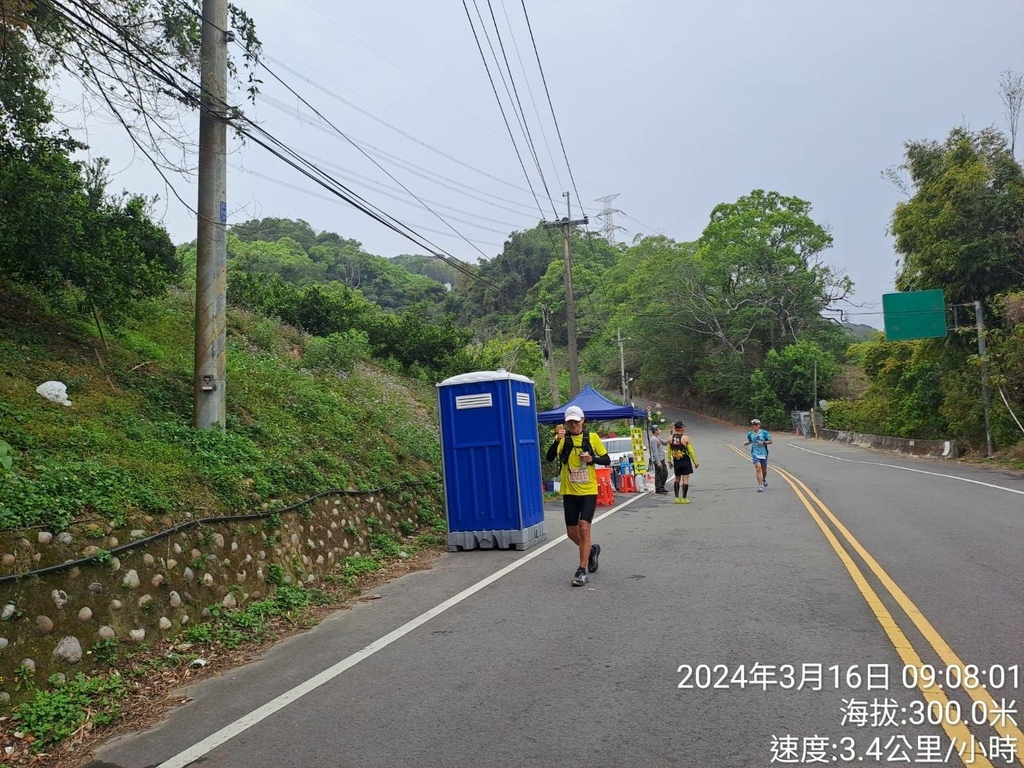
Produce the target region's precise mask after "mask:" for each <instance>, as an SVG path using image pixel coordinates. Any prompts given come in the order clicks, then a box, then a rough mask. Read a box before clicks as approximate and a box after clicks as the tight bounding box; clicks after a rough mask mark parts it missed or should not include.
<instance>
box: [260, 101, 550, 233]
mask: <svg viewBox="0 0 1024 768" xmlns="http://www.w3.org/2000/svg"><path fill="white" fill-rule="evenodd" d="M260 100H261V101H264V102H266V103H267V104H269V105H270V106H272V107H274V108H275V109H278V110H280V111H282V112H286V113H288V114H290V115H295V117H296V119H298V120H299V121H300V122H303V123H305V124H306V125H309V126H311V127H313V128H316V129H317V130H319V131H321V132H323V133H325V134H327V135H329V136H331V137H332V138H335V139H341V137H340V136H339V135H338V134H337V132H336V131H333V130H329V129H328V128H326V127H325V126H324V125H322V123H321V122H318V121H314V120H311V119H309V118H308V117H305V116H303V115H302V114H300V113H297V112H296V111H295V110H294V108H292V107H289V106H287V105H285V104H284V103H283V102H281V101H279V100H278V99H275V98H273V97H271V96H267V95H265V94H261V95H260ZM348 138H349V140H350V141H354V142H356V143H357V144H358V145H359V146H360V147H361V148H362V149H363V150H364V151H365V152H368V153H369V154H371V155H374V156H375V157H379V158H383V159H386V160H387V161H388V162H390V163H392V164H393V165H396V166H398V167H399V168H401V169H402V170H404V171H407V172H409V173H412V174H414V175H416V176H419V177H421V178H423V179H426V180H427V181H430V182H432V183H434V184H437V185H438V186H442V187H445V188H447V189H450V190H452V191H454V192H458V193H459V194H463V195H466V196H467V197H472V195H468V194H467V193H466V192H464V191H462V190H460V189H458V188H456V187H455V186H450V185H452V184H454V185H458V186H461V187H464V188H465V189H468V190H471V191H473V192H475V193H476V194H478V195H484V196H486V197H492V198H494V199H495V200H501V201H503V202H505V203H508V204H510V205H516V206H519V207H520V208H523V209H526V208H528V206H526V205H523V204H521V203H519V202H517V201H515V200H511V199H509V198H507V197H502V196H501V195H495V194H493V193H491V192H487V191H485V190H482V189H479V188H478V187H473V186H470V185H468V184H463V183H462V182H458V181H455V180H454V179H450V178H448V177H447V176H441V175H440V174H437V173H435V172H434V171H431V170H429V169H427V168H424V167H423V166H421V165H417V164H415V163H412V162H410V161H408V160H403V159H402V158H400V157H398V156H397V155H394V154H392V153H390V152H386V151H384V150H383V149H380V148H378V147H375V146H374V145H372V144H369V143H368V142H365V141H363V140H362V139H356V138H354V137H352V136H349V137H348ZM437 179H442V180H443V182H446V183H442V181H437ZM503 183H505V184H508V182H503ZM509 186H512V187H513V188H514V189H519V187H516V186H515V185H509ZM481 202H485V203H487V204H488V205H491V206H494V207H495V208H503V209H504V210H509V211H511V209H510V208H506V207H505V206H503V205H497V204H496V203H489V202H487V201H481ZM512 213H518V214H520V215H522V213H523V212H522V211H512ZM541 215H542V216H543V212H541Z"/></svg>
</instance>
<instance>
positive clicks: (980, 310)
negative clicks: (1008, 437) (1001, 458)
mask: <svg viewBox="0 0 1024 768" xmlns="http://www.w3.org/2000/svg"><path fill="white" fill-rule="evenodd" d="M984 313H985V309H984V307H983V306H982V303H981V302H980V301H976V302H974V317H975V319H976V321H977V326H978V358H979V360H980V361H981V403H982V406H984V409H985V447H986V448H987V449H988V457H989V458H990V459H991V458H992V457H993V456H995V450H994V449H993V446H992V427H991V424H990V419H989V408H990V406H991V395H990V394H989V390H988V362H987V361H986V359H985V314H984Z"/></svg>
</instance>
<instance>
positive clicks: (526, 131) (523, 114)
mask: <svg viewBox="0 0 1024 768" xmlns="http://www.w3.org/2000/svg"><path fill="white" fill-rule="evenodd" d="M473 6H474V7H475V8H477V15H478V16H479V15H480V9H479V7H478V6H477V0H473ZM487 8H488V10H489V11H490V14H491V23H492V24H493V25H494V36H495V37H496V38H497V39H498V47H499V48H500V49H501V58H502V59H503V60H504V62H505V70H506V71H507V72H508V80H509V82H510V83H511V84H512V93H513V94H515V104H513V109H515V107H516V106H518V107H519V111H518V114H519V116H520V128H521V129H522V131H523V135H524V136H525V138H526V143H527V146H529V148H530V155H531V156H532V157H533V163H534V165H535V166H536V168H537V175H538V176H540V181H541V184H542V185H543V186H544V193H545V194H546V195H547V196H548V202H550V203H551V209H552V210H555V201H554V200H553V199H552V198H551V190H550V189H548V181H547V179H546V178H544V171H543V169H542V168H541V166H540V158H539V157H537V148H536V147H535V146H534V143H533V135H532V134H531V133H530V127H529V123H528V122H527V120H526V110H525V109H523V102H522V101H521V100H520V98H519V89H518V88H516V80H515V77H513V75H512V67H511V66H509V63H508V56H507V55H506V53H505V43H504V42H503V41H502V39H501V30H500V29H498V20H497V19H496V18H495V16H494V6H493V5H492V3H491V0H487ZM480 26H481V28H482V29H483V30H484V34H485V36H486V35H487V26H486V24H485V23H484V20H483V18H481V19H480ZM487 43H488V45H490V38H489V37H488V40H487ZM491 55H492V56H494V63H495V64H496V65H497V67H498V72H499V73H501V72H502V69H501V62H499V61H498V57H497V56H496V55H495V54H494V47H493V46H491ZM501 79H502V82H504V80H505V76H504V74H502V78H501ZM505 93H506V94H508V86H507V85H506V86H505ZM511 99H512V97H511V96H509V100H510V101H511Z"/></svg>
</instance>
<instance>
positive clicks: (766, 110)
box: [85, 0, 1024, 327]
mask: <svg viewBox="0 0 1024 768" xmlns="http://www.w3.org/2000/svg"><path fill="white" fill-rule="evenodd" d="M467 4H468V7H469V9H470V12H471V13H472V14H473V18H474V22H475V27H476V30H477V33H478V34H481V25H480V22H479V20H478V19H477V18H476V9H475V7H474V4H473V0H467ZM477 4H478V7H479V10H480V13H482V14H483V15H484V18H485V19H486V21H487V25H488V29H489V32H490V35H491V43H493V44H494V45H495V47H496V49H497V45H498V42H497V40H496V38H495V37H494V32H493V27H492V26H491V22H490V10H489V8H488V6H487V2H486V0H477ZM241 5H243V7H244V8H245V9H246V10H247V11H248V12H249V13H250V14H251V16H252V17H253V19H254V20H255V22H256V25H257V30H258V34H259V37H260V38H261V40H262V41H263V44H264V53H265V56H266V57H267V60H268V64H269V66H270V67H271V68H272V69H273V70H274V71H275V72H276V73H277V75H279V76H280V77H281V78H282V79H284V80H285V81H286V82H287V83H288V84H289V85H290V86H291V87H292V88H294V89H295V91H297V92H298V93H299V94H300V95H301V96H303V97H304V98H305V99H306V100H307V101H309V102H310V103H311V104H312V105H313V106H314V107H315V108H316V109H317V110H318V111H319V112H321V113H322V114H323V116H324V117H325V118H327V119H328V120H329V121H330V122H331V123H333V124H334V126H336V127H337V128H339V129H340V130H342V131H344V132H345V133H346V134H347V135H348V136H349V137H350V138H351V139H352V140H353V141H355V142H357V143H360V144H362V146H363V149H364V150H366V151H367V152H369V153H371V156H372V157H374V158H375V159H376V160H377V161H378V162H379V163H380V165H382V166H383V167H384V168H386V169H387V171H388V172H390V173H391V174H392V175H393V176H394V177H395V178H396V179H397V180H398V182H400V183H401V184H402V185H405V186H406V187H408V188H409V189H410V190H411V191H412V192H413V193H415V194H416V195H417V196H419V197H421V198H422V199H424V200H427V201H430V202H429V203H428V205H430V206H431V207H432V208H433V209H434V210H435V211H436V212H437V213H439V214H441V215H442V216H443V217H444V219H445V220H446V221H447V222H448V224H450V225H451V226H452V227H454V228H455V229H457V230H458V231H459V233H461V235H463V236H464V237H465V238H466V239H468V240H470V241H473V244H472V245H471V244H470V243H467V242H466V240H463V239H461V238H460V237H459V236H456V235H455V234H453V233H452V231H451V229H449V227H448V224H445V223H443V222H442V221H440V220H439V219H438V218H437V217H435V216H434V215H433V214H432V213H431V212H429V211H426V210H423V209H421V208H419V207H418V204H417V203H415V202H413V203H411V204H410V203H408V202H403V200H405V201H407V200H408V199H409V198H408V196H407V195H406V193H405V192H403V191H402V190H401V189H400V188H398V185H397V184H396V182H395V181H393V180H392V179H390V178H388V177H387V175H385V173H384V172H383V171H382V170H381V169H380V168H378V167H377V166H376V165H374V164H373V163H372V162H370V160H369V159H367V157H366V156H365V155H364V154H362V153H361V152H360V151H359V150H357V149H356V148H354V147H353V146H352V144H350V143H348V142H347V141H346V140H345V139H344V138H342V137H341V136H339V135H338V134H337V133H336V132H335V131H334V129H333V128H330V127H328V126H326V124H324V123H323V122H322V121H321V120H320V119H319V118H318V117H317V116H316V115H315V114H314V113H313V112H312V111H311V110H310V109H309V108H307V107H305V106H303V105H301V104H300V103H299V101H298V100H297V99H296V97H295V96H293V95H291V94H289V93H288V92H287V91H286V90H285V89H284V88H282V87H281V86H279V85H278V84H277V83H275V82H273V78H272V77H271V76H269V75H267V74H266V73H264V74H263V75H261V77H262V79H263V80H264V81H265V82H264V85H263V86H262V90H263V95H262V96H261V97H260V99H259V100H258V102H257V105H256V106H255V107H253V106H251V105H250V106H249V107H247V111H248V112H249V114H251V115H253V116H254V117H255V118H256V119H257V120H258V121H259V122H260V123H261V124H262V125H263V127H264V128H266V130H268V131H270V132H271V133H272V134H274V135H275V136H276V137H277V138H279V139H281V140H282V141H284V142H285V143H287V144H288V145H290V146H292V147H293V148H295V149H297V150H299V151H301V152H302V153H304V154H305V155H306V156H307V157H310V158H316V162H318V163H319V164H320V165H322V166H323V167H324V168H325V169H326V170H328V171H329V172H331V173H332V174H333V175H335V176H336V177H337V178H338V179H339V180H342V181H343V182H344V183H346V184H348V185H349V186H351V187H352V188H353V189H355V190H356V191H358V192H359V193H360V194H362V195H363V196H365V197H366V198H368V199H370V200H371V201H372V202H374V203H375V204H376V205H378V206H380V207H381V208H382V209H384V210H385V211H387V212H388V213H390V214H392V215H394V216H395V217H397V218H398V219H400V220H402V221H403V222H405V223H407V224H409V225H411V226H412V227H413V228H414V229H416V230H417V231H419V232H421V233H422V234H423V235H424V237H426V238H428V239H429V240H431V241H432V242H433V243H435V244H436V245H437V246H440V247H441V248H443V249H445V250H447V251H448V252H449V253H451V254H453V255H454V256H456V257H458V258H460V259H463V260H466V261H475V260H477V259H479V258H480V257H481V252H482V253H483V254H484V255H486V256H487V257H493V256H494V255H496V254H497V253H498V252H500V250H501V244H502V243H503V241H504V239H505V237H506V236H507V234H508V233H509V232H510V231H512V230H513V229H523V228H529V227H532V226H534V225H535V224H536V223H537V221H538V220H539V219H540V218H541V215H542V211H543V216H544V217H546V218H548V219H550V218H553V217H554V215H555V214H554V211H553V210H552V207H553V204H552V202H551V200H553V201H554V205H555V206H557V212H558V216H563V215H565V202H564V198H563V197H562V192H563V191H571V190H572V184H571V182H570V180H569V175H568V173H567V172H566V164H565V162H564V160H563V159H562V151H561V148H560V146H559V142H558V137H557V135H556V132H555V129H554V126H553V124H552V121H551V113H550V110H549V109H548V107H547V98H546V96H545V94H544V87H543V83H542V82H541V78H540V74H539V72H538V69H537V66H536V59H535V58H534V54H533V48H532V44H531V41H530V37H529V33H528V31H527V29H526V24H525V21H524V15H523V8H522V3H521V0H491V7H492V8H493V10H494V13H495V15H496V16H497V19H498V27H499V30H500V31H501V32H502V42H503V43H504V45H505V48H506V54H507V56H508V58H509V61H510V62H511V64H512V72H513V76H514V77H515V84H516V88H517V90H518V92H519V97H520V100H521V102H522V104H523V106H524V109H525V112H526V119H527V122H528V125H529V128H530V133H531V136H532V139H533V142H534V146H535V148H536V151H537V155H538V158H539V160H540V165H541V170H542V171H543V173H544V179H545V180H546V183H547V190H548V192H549V193H550V199H549V194H548V192H545V189H544V185H543V183H542V182H541V180H540V176H539V174H538V172H537V169H536V167H535V164H534V160H533V158H532V157H531V155H530V153H529V151H528V149H527V147H526V145H525V141H524V140H523V138H522V134H521V132H520V130H519V127H518V124H517V122H516V118H515V116H514V114H513V112H512V111H511V109H510V107H509V102H508V99H507V98H506V96H505V90H504V87H503V86H502V84H501V81H500V80H499V79H497V78H498V75H497V71H496V69H495V67H494V63H493V60H492V59H490V50H489V48H488V47H487V46H488V44H487V41H486V39H484V38H482V37H481V44H482V45H483V46H484V50H485V52H486V53H487V56H488V59H489V63H490V65H491V72H492V75H493V76H494V77H495V78H496V84H497V87H498V90H499V93H500V94H501V97H502V102H503V104H504V105H505V108H506V112H507V114H508V119H509V120H510V122H511V125H512V127H513V131H514V135H515V137H516V141H517V144H518V146H519V149H520V152H521V153H522V159H523V162H524V163H525V165H526V169H527V172H528V174H529V182H528V181H527V176H526V175H524V173H523V170H522V169H521V168H520V164H519V159H518V157H517V155H516V152H515V150H514V149H513V145H512V140H511V139H510V138H509V135H508V132H507V130H506V128H505V124H504V122H503V119H502V114H501V112H500V111H499V108H498V103H497V101H496V99H495V96H494V93H493V92H492V90H491V85H490V83H489V82H488V77H487V72H486V70H485V69H484V64H483V61H482V59H481V57H480V54H479V52H478V50H477V44H476V42H475V41H474V37H473V31H472V29H471V27H470V23H469V21H468V19H467V17H466V11H465V9H464V7H463V4H462V1H461V0H430V1H429V2H422V1H420V0H417V1H413V0H378V2H374V3H338V2H336V0H295V1H294V2H288V3H282V2H279V1H274V2H271V1H270V0H249V1H245V0H242V2H241ZM526 8H527V10H528V12H529V14H530V22H531V24H532V27H533V32H534V35H535V37H536V44H537V47H538V49H539V53H540V58H541V63H542V65H543V68H544V74H545V75H546V78H547V84H548V86H549V88H550V93H551V99H552V102H553V105H554V111H555V114H556V116H557V118H558V121H559V126H560V128H561V134H562V138H563V139H564V144H565V150H566V153H567V154H568V159H569V164H570V167H571V169H572V173H573V175H574V177H575V181H576V187H577V188H578V191H579V197H580V198H582V200H583V203H584V205H585V206H587V207H588V209H589V212H590V214H591V225H590V226H591V228H592V229H599V228H600V227H601V224H602V222H601V221H600V220H598V219H597V218H596V217H595V216H594V215H593V214H594V213H596V212H597V211H598V210H599V209H600V207H601V206H600V204H598V203H596V202H594V201H595V199H596V198H599V197H602V196H605V195H610V194H615V193H618V194H619V197H618V198H617V199H616V200H615V201H614V203H613V206H614V207H615V208H618V209H620V210H621V211H622V212H623V214H621V215H617V216H616V217H615V219H614V223H615V224H617V225H619V226H622V227H624V228H625V230H626V231H619V232H617V233H616V237H617V238H618V239H619V240H620V241H627V242H628V241H630V240H631V239H632V238H633V237H634V236H635V235H637V234H651V233H661V234H664V235H666V236H668V237H671V238H673V239H675V240H680V241H686V240H693V239H696V238H697V237H699V236H700V234H701V231H702V230H703V228H704V226H705V225H706V223H707V221H708V217H709V214H710V213H711V210H712V209H713V208H714V206H715V205H717V204H718V203H721V202H732V201H734V200H736V199H737V198H738V197H740V196H742V195H744V194H747V193H749V192H750V191H751V190H753V189H758V188H762V189H768V190H775V191H778V192H780V193H782V194H785V195H794V196H797V197H800V198H803V199H805V200H808V201H809V202H810V203H811V204H812V205H813V212H812V213H813V216H814V218H815V220H817V221H818V222H820V223H822V224H825V225H827V226H829V227H830V228H831V231H832V233H833V235H834V237H835V246H834V247H833V248H832V250H831V251H830V252H829V254H828V255H827V260H828V262H829V263H831V264H832V265H833V266H835V267H836V268H838V269H841V270H844V271H846V272H847V273H848V274H849V275H850V277H851V278H852V279H853V281H854V283H855V286H856V297H855V301H856V302H858V303H861V304H865V305H867V306H864V307H853V308H851V312H852V313H855V314H851V315H849V319H851V320H853V321H855V322H864V323H870V324H872V325H875V326H876V327H881V320H882V318H881V296H882V294H883V293H886V292H889V291H891V290H893V279H894V275H895V256H894V254H893V250H892V240H891V238H890V237H889V236H888V235H887V234H886V228H887V224H888V221H889V216H890V213H891V211H892V207H893V205H894V204H895V203H896V202H897V201H898V200H899V199H900V193H899V192H898V191H897V190H896V189H894V188H893V187H892V186H891V185H890V184H889V183H888V182H887V181H885V180H884V179H883V178H882V176H881V172H882V171H883V170H884V169H885V168H888V167H891V166H895V165H898V164H899V163H900V162H901V160H902V150H903V143H904V142H905V141H906V140H908V139H937V140H942V139H943V138H945V136H946V134H947V133H948V131H949V130H950V129H951V128H953V127H955V126H957V125H960V124H964V123H966V124H968V125H970V126H971V127H973V128H981V127H984V126H986V125H991V124H995V125H997V126H999V127H1000V128H1005V120H1004V118H1003V115H1002V112H1003V107H1002V104H1001V102H1000V99H999V96H998V93H997V88H998V82H999V76H1000V73H1001V72H1002V71H1003V70H1006V69H1012V70H1015V71H1018V72H1020V71H1024V61H1022V59H1024V47H1022V45H1021V42H1020V41H1021V36H1022V34H1024V3H1022V2H1021V1H1020V0H975V1H974V2H967V1H966V0H960V1H954V0H888V2H880V1H878V0H862V2H859V3H837V2H827V1H823V0H775V2H767V1H766V0H765V1H763V2H753V1H743V0H737V1H736V2H728V1H726V0H546V2H543V3H542V2H538V0H527V1H526ZM506 14H507V18H508V21H507V20H506ZM510 29H511V32H510ZM517 48H518V53H517ZM497 50H498V55H499V56H501V51H500V49H497ZM236 53H237V49H236ZM520 57H521V59H522V61H523V63H524V64H525V71H526V75H525V76H524V74H523V69H522V68H521V66H520V63H519V61H520ZM531 94H532V95H531ZM237 100H238V99H237V98H236V101H237ZM534 103H536V111H535V109H534ZM538 113H539V115H540V118H539V119H538V116H537V115H538ZM371 116H372V117H371ZM373 118H377V119H376V120H375V119H373ZM195 123H196V125H198V118H195ZM385 123H387V124H390V126H392V127H388V125H385ZM85 124H86V127H87V128H88V134H87V140H88V142H89V143H90V145H91V147H92V150H91V151H92V154H94V155H103V156H107V157H110V158H111V160H112V162H111V169H112V171H113V172H114V173H115V174H116V175H115V176H114V180H113V183H112V187H113V188H114V189H115V190H116V189H120V188H122V187H123V188H126V189H129V190H131V191H133V192H145V193H147V194H158V195H160V197H161V200H166V201H167V202H166V203H165V204H163V203H162V204H161V206H160V207H159V208H158V210H157V214H158V215H161V216H163V219H164V224H165V225H166V226H167V228H168V229H169V231H170V232H171V235H172V237H173V238H174V240H175V242H177V243H181V242H186V241H190V240H193V239H194V238H195V218H194V215H193V214H192V213H191V212H190V211H189V210H188V209H186V208H185V206H183V205H182V204H181V203H179V202H178V201H177V200H175V199H174V197H173V195H170V194H169V193H168V191H167V189H166V188H165V186H164V183H163V182H162V181H161V180H160V178H159V177H158V176H157V174H156V173H155V172H154V171H153V170H152V169H151V168H150V167H149V166H148V163H147V161H146V160H145V159H144V158H142V157H137V156H135V155H134V154H133V152H132V150H131V145H130V144H129V142H128V141H127V139H126V138H125V137H124V136H123V135H122V134H121V133H120V132H119V131H118V130H117V129H115V128H114V127H112V126H110V125H109V124H107V123H106V122H105V121H103V120H102V119H101V118H100V117H99V116H95V115H94V116H91V117H86V118H85ZM394 129H398V130H394ZM403 134H405V135H403ZM549 147H550V149H549ZM373 152H378V153H383V154H376V155H373V154H372V153H373ZM328 163H329V164H330V165H328ZM228 173H229V176H228V179H229V180H228V209H229V212H230V213H229V223H238V222H241V221H245V220H247V219H250V218H260V217H266V216H280V217H287V218H301V219H305V220H306V221H308V222H309V223H310V225H312V227H313V228H314V229H316V230H318V231H320V230H328V231H333V232H337V233H339V234H341V235H343V236H345V237H350V238H354V239H356V240H359V241H360V242H362V243H363V245H364V247H365V248H366V249H367V250H368V251H370V252H371V253H376V254H379V255H381V256H394V255H397V254H399V253H416V252H420V253H421V252H423V251H422V249H420V248H418V247H416V246H415V245H413V244H412V243H410V242H408V241H405V240H403V239H401V238H400V237H399V236H397V235H395V234H393V233H391V232H390V231H388V230H387V229H385V228H384V227H383V226H382V225H380V224H379V223H377V222H375V221H373V220H372V219H370V218H369V217H367V216H365V215H364V214H361V213H358V212H356V211H354V210H352V209H351V208H349V207H347V206H346V205H345V204H342V203H340V202H333V201H330V200H327V199H323V198H324V197H329V195H328V193H327V192H326V191H324V190H323V189H320V188H317V187H316V186H315V185H313V183H312V182H310V181H308V180H307V179H305V178H304V177H302V176H301V175H300V174H298V173H297V172H296V171H294V170H292V169H290V168H288V167H287V166H285V165H283V164H282V163H281V162H280V161H279V160H277V159H276V158H274V157H272V156H270V155H269V154H268V153H267V152H266V151H265V150H263V149H261V148H260V147H257V146H253V145H250V146H246V147H243V148H237V146H236V150H235V151H234V152H233V153H232V156H231V158H230V159H229V171H228ZM265 177H269V178H265ZM270 179H276V180H277V182H275V181H272V180H270ZM367 179H369V180H370V181H372V182H373V183H370V182H369V181H367ZM280 182H283V184H282V183H280ZM530 184H532V186H533V188H534V190H535V191H536V195H537V198H538V199H539V201H540V207H539V208H538V204H537V202H535V200H534V195H533V194H532V193H531V192H530V188H529V185H530ZM286 185H287V186H286ZM382 185H383V186H382ZM175 187H176V189H177V190H178V192H179V193H180V194H181V195H182V197H183V198H184V199H185V200H186V201H187V202H188V203H189V204H190V205H191V206H193V207H194V206H195V202H194V201H195V195H196V192H195V186H194V183H192V182H191V181H189V180H185V179H176V180H175ZM292 187H298V189H294V188H292ZM470 188H472V189H470ZM300 190H306V192H303V191H300ZM308 192H312V193H313V194H312V195H311V194H308ZM386 195H391V196H396V197H399V198H402V200H396V199H394V198H393V197H389V196H386ZM440 206H447V207H440ZM453 209H457V210H453ZM572 213H573V215H574V217H575V216H577V215H578V214H579V207H578V203H577V200H576V193H575V192H573V194H572ZM477 249H479V250H477ZM665 280H666V282H668V281H670V280H671V276H670V275H666V276H665ZM871 313H875V314H871Z"/></svg>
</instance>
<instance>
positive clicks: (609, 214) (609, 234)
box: [596, 192, 627, 243]
mask: <svg viewBox="0 0 1024 768" xmlns="http://www.w3.org/2000/svg"><path fill="white" fill-rule="evenodd" d="M620 194H622V193H621V192H616V193H615V194H614V195H605V196H604V197H599V198H597V200H596V202H598V203H601V204H602V205H604V208H603V209H602V210H601V212H600V213H598V214H597V218H599V219H600V220H601V222H602V226H601V234H602V235H604V238H605V240H607V241H608V242H609V243H614V242H615V231H616V230H618V229H621V230H622V231H623V232H625V231H627V230H626V228H625V227H620V226H617V225H616V224H615V219H614V217H615V214H616V213H622V211H620V210H619V209H618V208H612V207H611V206H612V200H614V199H615V198H616V197H618V196H619V195H620Z"/></svg>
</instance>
